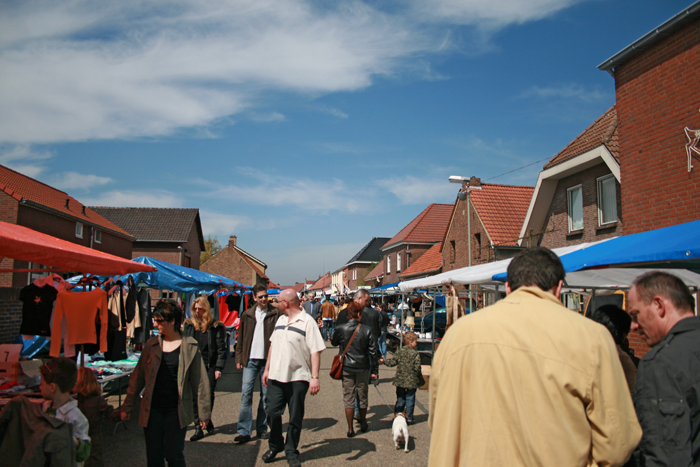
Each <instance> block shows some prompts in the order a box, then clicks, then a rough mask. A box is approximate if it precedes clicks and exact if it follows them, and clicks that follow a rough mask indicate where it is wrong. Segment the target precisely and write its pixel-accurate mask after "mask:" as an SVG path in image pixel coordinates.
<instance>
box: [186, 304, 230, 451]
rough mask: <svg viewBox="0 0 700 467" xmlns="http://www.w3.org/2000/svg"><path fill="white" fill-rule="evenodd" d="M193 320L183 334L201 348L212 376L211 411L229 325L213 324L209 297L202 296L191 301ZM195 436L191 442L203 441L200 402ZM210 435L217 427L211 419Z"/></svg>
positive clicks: (195, 410) (224, 355)
mask: <svg viewBox="0 0 700 467" xmlns="http://www.w3.org/2000/svg"><path fill="white" fill-rule="evenodd" d="M190 311H192V319H186V320H185V325H184V327H183V330H182V334H183V335H184V336H187V337H193V338H194V339H196V340H197V343H198V345H199V352H200V353H201V354H202V360H204V366H205V367H206V369H207V376H208V377H209V391H210V392H209V394H210V401H211V408H212V409H213V408H214V390H215V389H216V381H217V380H218V379H219V378H220V377H221V372H222V371H224V366H225V365H226V326H225V325H224V323H222V322H221V321H214V317H213V316H212V313H211V306H210V305H209V300H207V298H206V297H204V296H200V297H197V298H195V299H194V301H192V305H190ZM194 427H195V432H194V435H192V437H191V438H190V441H199V440H200V439H202V438H204V431H203V430H202V427H201V426H200V425H199V413H198V408H197V402H196V401H195V404H194ZM205 428H206V430H207V433H210V434H211V432H212V431H214V424H213V423H212V421H211V420H209V423H208V424H207V425H206V427H205Z"/></svg>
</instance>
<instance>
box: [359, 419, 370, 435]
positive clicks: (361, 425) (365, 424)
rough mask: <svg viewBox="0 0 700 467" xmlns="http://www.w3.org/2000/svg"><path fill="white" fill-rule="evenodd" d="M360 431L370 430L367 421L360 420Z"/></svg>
mask: <svg viewBox="0 0 700 467" xmlns="http://www.w3.org/2000/svg"><path fill="white" fill-rule="evenodd" d="M360 431H361V432H363V433H367V431H369V426H368V425H367V422H366V421H361V422H360Z"/></svg>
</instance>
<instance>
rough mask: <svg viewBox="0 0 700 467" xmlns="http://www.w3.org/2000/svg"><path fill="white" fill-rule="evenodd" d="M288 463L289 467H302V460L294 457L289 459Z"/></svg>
mask: <svg viewBox="0 0 700 467" xmlns="http://www.w3.org/2000/svg"><path fill="white" fill-rule="evenodd" d="M287 464H289V467H300V466H301V461H300V460H299V459H297V458H296V457H294V458H292V459H287Z"/></svg>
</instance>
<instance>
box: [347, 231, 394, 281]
mask: <svg viewBox="0 0 700 467" xmlns="http://www.w3.org/2000/svg"><path fill="white" fill-rule="evenodd" d="M389 240H391V239H390V238H389V237H374V238H372V240H370V241H369V242H368V243H367V244H366V245H365V246H364V247H362V249H361V250H360V251H358V252H357V253H356V254H355V256H353V257H352V258H351V259H350V261H348V262H347V263H346V264H345V266H343V268H341V270H339V271H337V272H342V273H344V275H343V276H340V275H339V279H340V278H341V277H342V278H343V279H344V285H345V286H346V287H347V289H348V290H349V291H351V292H355V291H356V290H357V289H358V288H359V287H364V286H366V285H367V284H366V283H365V276H366V275H367V274H368V273H369V272H370V271H369V270H368V268H369V267H370V266H371V265H372V264H376V263H378V262H379V261H381V260H382V247H383V246H384V245H385V244H386V243H387V242H388V241H389Z"/></svg>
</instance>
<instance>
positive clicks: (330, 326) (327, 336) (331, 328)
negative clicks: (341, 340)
mask: <svg viewBox="0 0 700 467" xmlns="http://www.w3.org/2000/svg"><path fill="white" fill-rule="evenodd" d="M321 322H322V323H323V328H322V329H321V336H323V340H324V341H329V340H331V339H333V332H335V321H333V320H332V319H323V320H321Z"/></svg>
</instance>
